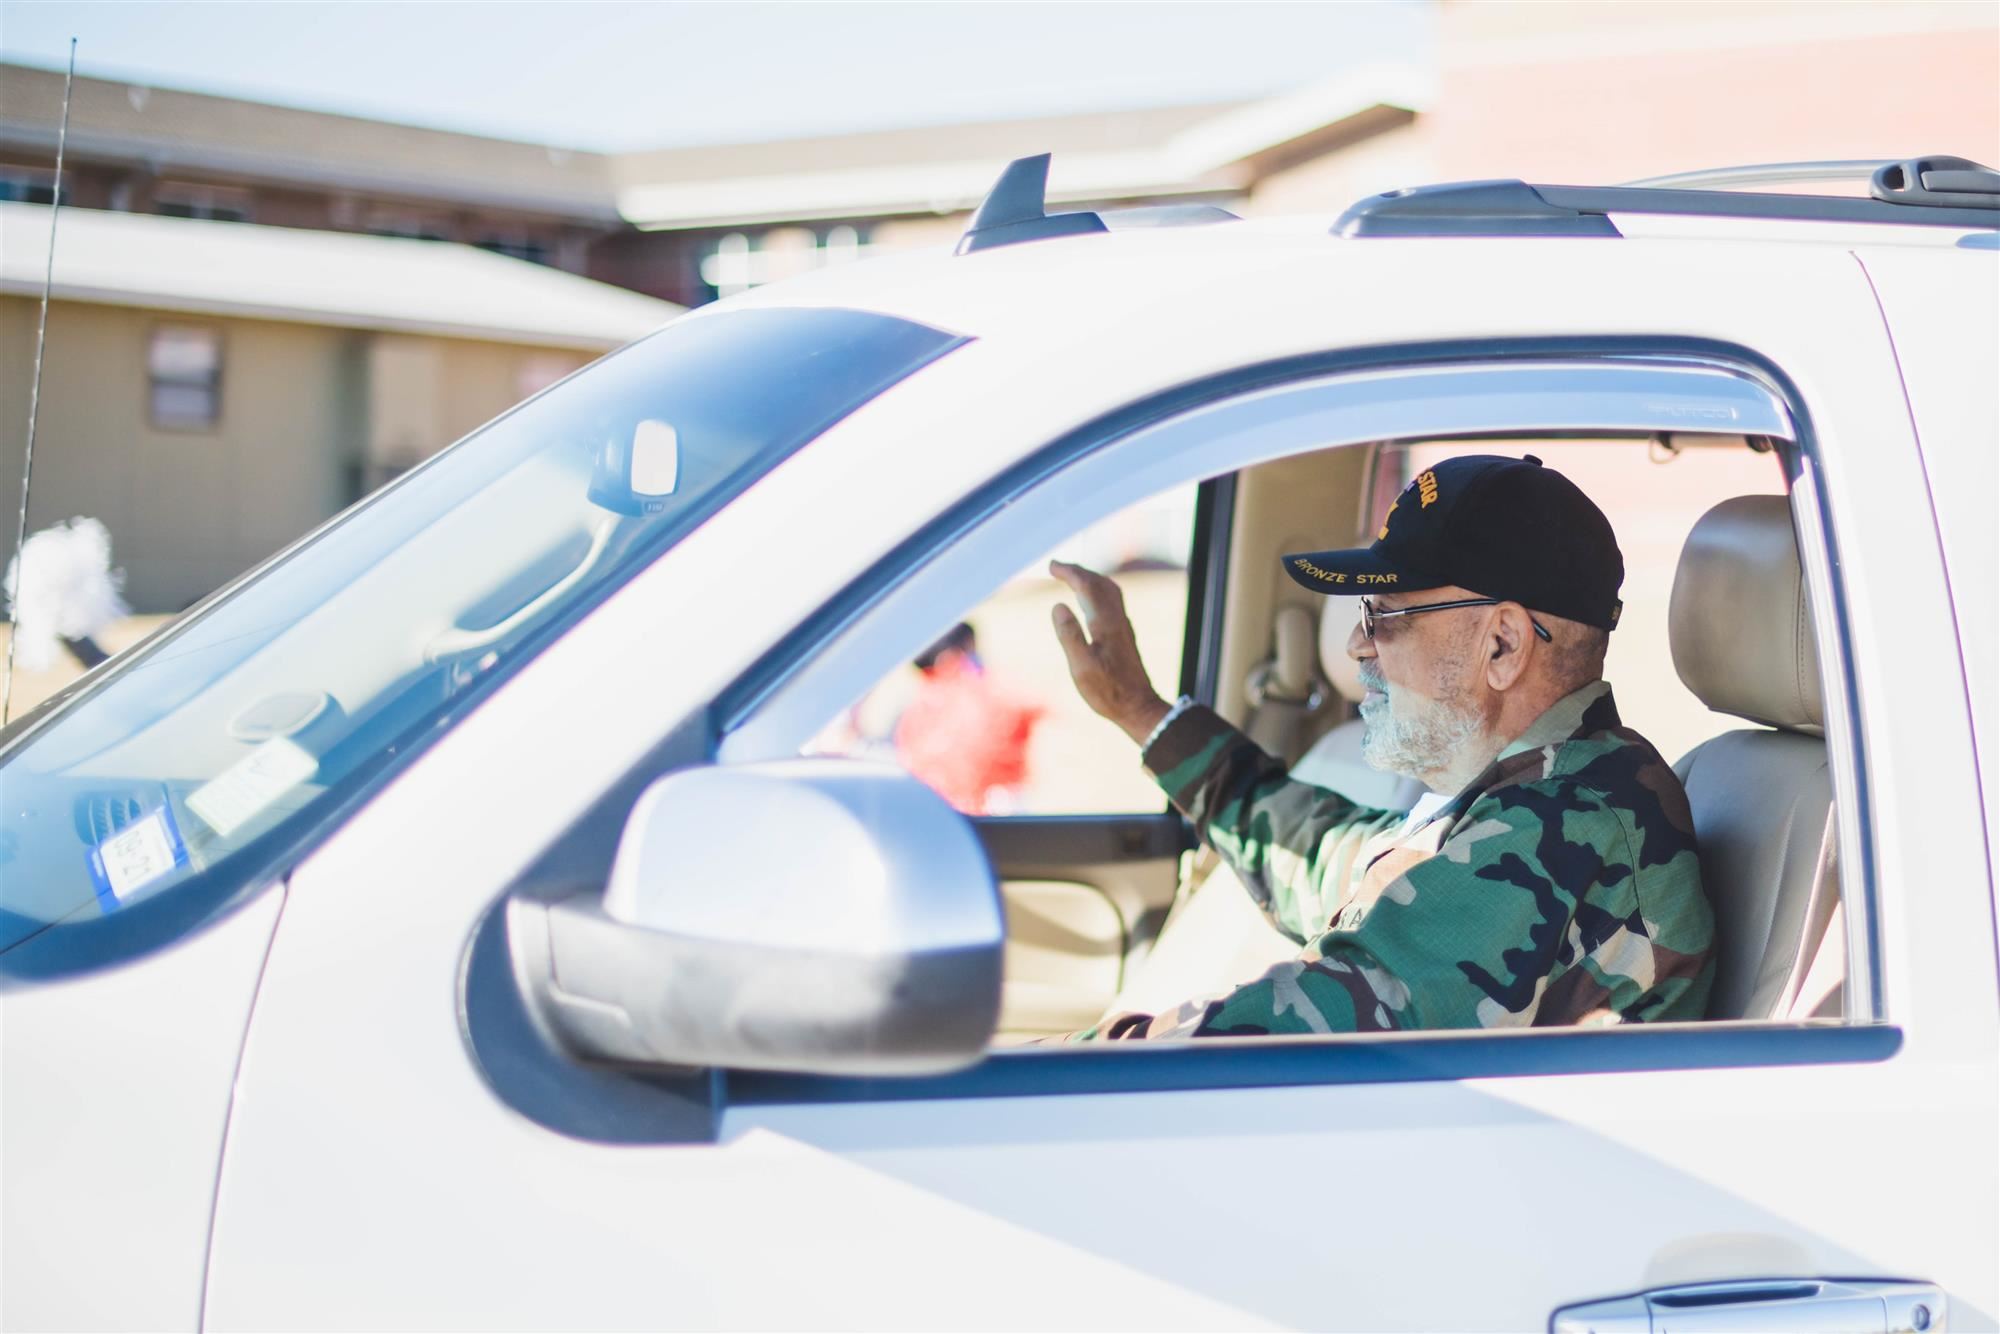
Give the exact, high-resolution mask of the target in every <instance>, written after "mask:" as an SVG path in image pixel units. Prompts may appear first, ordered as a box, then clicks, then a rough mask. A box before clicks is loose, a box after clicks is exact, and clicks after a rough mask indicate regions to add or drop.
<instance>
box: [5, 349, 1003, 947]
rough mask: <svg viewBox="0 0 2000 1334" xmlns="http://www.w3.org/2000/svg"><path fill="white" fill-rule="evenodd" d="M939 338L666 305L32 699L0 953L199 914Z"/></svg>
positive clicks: (126, 932) (922, 358)
mask: <svg viewBox="0 0 2000 1334" xmlns="http://www.w3.org/2000/svg"><path fill="white" fill-rule="evenodd" d="M962 341H963V340H962V339H960V338H958V337H956V336H955V335H952V334H947V333H942V332H940V331H938V330H935V329H931V328H927V327H924V326H921V325H917V324H913V323H910V322H907V321H903V320H898V319H893V318H888V317H884V316H879V315H872V314H864V313H860V312H855V311H843V310H758V311H741V312H734V313H729V314H720V315H715V316H710V317H702V318H696V319H691V320H686V321H683V322H679V323H676V324H673V325H670V326H668V327H667V328H665V329H663V330H662V331H661V332H659V333H658V334H656V335H654V336H652V337H651V338H648V339H646V340H644V341H642V342H640V343H638V344H635V345H634V346H632V347H631V348H629V349H627V350H625V351H623V352H621V353H619V354H617V355H615V356H613V357H610V358H607V359H606V360H604V361H603V362H600V363H598V364H597V365H596V366H593V367H591V368H589V369H587V370H585V371H584V372H582V373H580V374H578V375H576V376H574V377H572V378H570V379H569V380H567V381H564V382H563V383H561V384H559V385H556V386H555V387H553V388H551V389H550V390H548V391H547V392H546V393H544V394H542V395H540V396H538V397H536V398H535V399H533V400H531V401H530V402H528V403H527V404H525V405H523V406H522V407H520V408H518V409H517V410H515V411H514V412H512V413H510V414H508V415H507V416H505V417H502V418H501V419H499V420H498V421H496V422H494V423H493V424H492V425H490V426H488V427H486V428H484V429H483V430H481V431H479V432H476V433H475V434H473V435H472V436H470V437H468V438H467V439H465V440H463V441H461V442H460V443H458V444H457V445H455V446H453V447H451V448H450V449H448V450H446V451H444V452H443V453H441V454H440V455H438V456H437V457H436V458H435V459H433V460H432V461H431V462H429V463H428V464H426V465H425V466H423V467H421V468H418V469H416V470H415V471H413V472H411V473H409V474H408V475H407V476H405V477H404V478H403V479H401V480H400V481H399V482H397V483H396V484H395V485H393V486H391V487H389V488H387V489H385V490H384V491H382V492H379V493H378V494H377V495H376V496H374V497H372V498H371V499H369V500H368V501H366V502H364V503H363V504H361V505H359V506H356V507H355V508H354V509H352V510H350V511H348V512H347V513H346V514H344V515H342V516H340V517H339V518H337V519H335V520H334V521H333V522H332V523H330V524H328V525H327V526H326V527H324V528H322V529H321V530H320V531H319V532H318V533H316V534H315V535H313V536H312V537H311V538H309V539H307V540H306V541H305V542H303V543H301V544H300V545H298V546H297V547H295V548H293V549H292V550H291V551H289V552H287V553H284V554H283V555H281V556H279V557H278V558H276V559H275V560H274V561H273V562H272V563H270V564H269V565H267V566H266V567H265V568H263V569H262V570H260V571H257V572H255V573H253V574H252V575H250V576H248V577H247V578H246V579H245V580H243V581H241V582H239V583H238V584H237V585H235V586H233V587H232V588H230V589H227V590H225V591H224V592H223V593H221V594H219V595H217V597H215V598H214V599H212V600H211V601H209V602H208V603H207V604H205V605H203V606H202V607H200V608H198V609H196V610H195V611H194V612H191V613H189V614H188V615H187V616H186V617H185V618H184V619H183V620H182V622H180V623H179V624H178V625H177V626H175V627H174V628H173V629H172V630H171V631H169V632H168V633H165V634H163V635H160V636H157V637H156V638H155V639H154V640H153V641H151V642H150V643H149V644H148V645H147V646H145V647H143V648H142V649H139V650H136V651H135V652H133V653H132V654H131V655H129V656H127V657H121V658H120V659H119V660H116V661H115V662H114V663H113V664H112V665H110V666H109V667H107V668H106V669H105V671H103V672H101V673H98V674H94V675H92V676H91V677H88V678H86V679H85V680H84V681H83V682H81V683H79V686H78V687H77V688H75V689H73V690H71V691H70V692H68V693H67V694H65V695H63V696H59V697H57V698H56V699H53V700H51V701H48V702H47V703H46V704H45V705H44V706H43V707H42V708H41V709H39V710H37V711H36V712H35V713H32V714H29V715H28V716H26V717H25V718H23V719H22V720H21V721H20V722H19V723H17V724H16V725H15V726H14V727H13V728H10V729H9V731H8V733H6V734H5V738H6V749H5V750H4V752H0V756H4V759H3V760H0V763H4V769H0V782H4V785H5V790H6V803H5V812H4V815H0V821H4V823H0V863H4V865H0V961H4V962H0V968H11V967H14V966H16V964H18V963H19V962H20V961H19V960H18V959H13V958H10V957H9V956H8V955H6V954H5V953H4V951H6V950H8V949H10V948H11V947H13V946H15V945H18V944H20V943H22V942H24V941H27V940H31V939H35V938H37V937H41V936H44V935H46V936H48V937H50V939H45V940H43V941H42V943H41V946H40V947H38V949H37V950H36V951H35V952H34V953H35V957H36V959H37V960H38V962H36V963H35V964H34V965H33V966H34V967H36V968H42V967H52V968H55V969H57V970H60V969H62V968H65V967H70V966H78V965H82V964H86V963H88V962H89V961H91V960H93V959H101V958H104V957H119V956H121V955H122V954H125V953H129V952H132V951H134V950H138V949H143V948H146V947H147V946H149V945H150V944H154V943H157V942H158V941H160V940H162V939H166V938H171V937H172V936H173V935H174V934H176V933H177V932H179V931H181V930H184V929H186V928H187V926H188V925H190V924H191V923H192V922H195V921H199V920H203V919H204V917H205V916H207V915H209V914H212V913H213V912H214V911H216V910H218V909H219V907H220V906H221V905H222V904H224V903H226V902H227V901H228V899H229V895H230V893H231V892H232V891H233V889H234V888H235V887H238V886H242V885H244V884H247V883H249V881H250V878H252V877H254V876H256V875H258V874H260V873H265V872H267V871H268V870H269V868H271V867H272V866H273V864H274V860H275V859H278V858H280V857H282V856H284V855H289V852H291V851H295V850H296V849H297V847H298V846H299V845H300V842H301V840H302V839H303V838H304V836H305V835H306V834H307V833H309V832H310V831H311V830H312V829H314V828H316V827H318V826H319V824H320V822H321V821H323V820H324V819H325V817H327V816H328V815H329V814H330V813H332V812H333V811H335V810H337V809H341V808H343V807H344V806H345V805H346V804H347V803H349V802H351V801H353V800H355V799H358V798H359V797H361V796H363V795H365V794H366V793H367V792H369V791H372V790H373V789H374V788H375V787H377V786H379V785H380V783H381V782H383V781H384V780H385V778H386V776H387V775H388V774H390V773H391V772H394V771H395V770H396V769H397V768H398V767H399V765H400V764H401V763H402V762H404V761H406V760H407V758H408V757H409V755H411V754H412V753H414V752H415V751H416V750H417V749H419V748H420V747H421V746H423V745H424V744H425V743H426V742H428V741H429V740H430V739H432V738H434V737H436V736H437V735H439V734H440V733H441V732H442V731H443V729H445V728H446V727H448V726H449V725H450V724H451V723H453V722H454V721H456V720H457V719H458V718H460V717H462V716H463V715H464V714H465V712H466V711H467V709H468V708H470V707H471V706H472V705H474V704H475V703H476V702H477V701H478V700H479V699H481V698H483V697H484V695H485V694H486V693H487V692H488V691H490V690H491V689H492V687H493V686H494V684H495V683H497V682H498V681H499V680H501V679H503V678H504V677H505V676H507V675H509V674H510V673H511V672H512V671H513V670H514V669H515V668H517V667H518V666H519V665H520V663H521V662H523V661H525V660H526V659H527V658H529V657H530V656H532V655H533V654H534V653H535V652H537V651H538V650H539V649H540V648H541V647H542V646H543V645H544V644H546V643H547V642H548V641H549V640H550V639H551V638H552V637H553V635H554V634H556V633H557V632H559V631H560V630H561V629H562V628H564V627H566V626H568V625H569V624H571V623H573V622H574V621H575V620H576V619H577V618H578V617H579V616H581V615H582V614H583V612H584V611H586V610H588V609H589V608H590V607H592V606H594V605H595V604H597V603H598V602H600V601H601V600H603V599H604V598H605V597H607V596H608V595H609V594H610V593H611V592H612V591H613V590H614V589H616V588H617V587H618V586H620V585H621V584H623V583H624V582H625V581H626V580H628V579H629V578H630V577H631V576H632V575H633V574H634V573H635V572H636V571H637V570H639V569H640V568H642V567H643V566H644V565H645V564H647V563H648V562H650V561H651V560H653V559H654V558H656V557H657V556H658V555H659V554H660V553H661V552H662V551H664V550H666V549H667V548H668V547H670V546H671V545H672V544H673V543H674V542H675V541H677V540H678V539H679V538H680V537H681V536H683V535H684V534H686V533H687V532H688V531H690V530H691V529H692V528H693V527H694V526H695V525H696V524H698V523H699V522H701V521H702V520H703V519H704V518H706V517H707V516H708V515H709V514H711V513H713V512H714V511H715V510H716V509H717V508H718V507H719V506H720V505H721V504H722V503H724V502H725V501H726V500H727V499H728V498H730V497H731V496H733V495H735V494H737V493H738V492H740V491H741V490H742V489H743V488H745V487H746V486H748V485H749V484H750V483H751V482H753V481H754V480H755V479H756V478H758V477H759V476H761V475H762V474H763V473H764V472H765V471H767V470H768V469H769V468H771V467H772V466H774V465H775V464H776V463H777V462H778V461H779V460H781V459H783V458H785V457H786V456H788V455H789V454H791V453H792V452H793V451H795V450H796V449H797V448H798V447H800V446H801V445H803V444H804V443H805V442H806V441H808V440H810V439H812V438H813V437H814V436H816V435H818V434H819V433H820V432H822V431H824V430H825V429H826V428H827V427H828V426H830V425H832V424H833V423H834V422H836V421H838V420H839V419H840V418H842V417H844V416H845V415H847V414H848V413H849V412H851V411H852V410H853V409H854V408H856V407H858V406H859V405H861V404H862V403H865V402H867V401H868V400H869V399H871V398H873V397H875V396H876V395H877V394H879V393H880V392H881V391H882V390H884V389H886V388H887V387H888V386H890V385H892V384H894V383H896V382H897V381H898V380H901V379H903V378H904V377H906V376H908V375H910V374H911V373H912V372H913V371H915V370H916V369H917V368H919V367H921V366H923V365H924V364H926V363H927V362H929V361H931V360H932V359H934V358H936V357H938V356H939V355H941V354H943V353H944V352H946V351H948V350H950V349H951V348H952V347H954V346H956V345H958V343H960V342H962ZM51 928H55V929H54V930H53V931H52V930H51ZM57 937H60V938H61V940H60V941H57V940H55V938H57ZM64 942H66V943H64ZM22 966H27V965H22Z"/></svg>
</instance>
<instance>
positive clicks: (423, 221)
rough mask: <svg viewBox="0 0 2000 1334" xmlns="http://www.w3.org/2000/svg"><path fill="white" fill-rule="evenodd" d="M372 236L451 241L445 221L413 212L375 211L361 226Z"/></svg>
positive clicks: (409, 239)
mask: <svg viewBox="0 0 2000 1334" xmlns="http://www.w3.org/2000/svg"><path fill="white" fill-rule="evenodd" d="M361 230H362V231H364V232H367V233H368V234H369V235H370V236H399V237H402V238H403V239H404V240H408V241H449V240H450V239H451V235H450V232H449V229H448V228H447V227H446V226H445V224H444V223H442V222H439V221H438V220H437V219H435V218H425V217H419V216H417V215H416V214H411V213H374V214H370V215H369V218H368V221H367V223H366V224H365V225H364V226H363V227H362V228H361Z"/></svg>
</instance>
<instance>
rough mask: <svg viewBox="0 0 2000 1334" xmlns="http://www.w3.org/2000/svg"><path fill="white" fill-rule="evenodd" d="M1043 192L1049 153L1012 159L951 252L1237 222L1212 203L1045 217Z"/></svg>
mask: <svg viewBox="0 0 2000 1334" xmlns="http://www.w3.org/2000/svg"><path fill="white" fill-rule="evenodd" d="M1048 193H1049V154H1047V153H1037V154H1035V155H1034V156H1033V157H1023V158H1015V159H1014V160H1013V161H1012V162H1010V163H1008V164H1007V169H1006V170H1005V171H1003V172H1001V173H1000V179H999V180H998V181H996V182H994V185H993V189H992V191H991V192H990V193H988V194H987V196H986V198H985V200H984V201H983V202H982V203H981V204H980V205H979V211H978V212H977V213H975V214H973V215H972V225H971V226H969V227H967V228H966V229H965V234H964V235H963V236H961V237H959V239H958V248H957V249H956V250H954V251H953V252H952V253H953V254H955V255H969V254H971V253H972V252H973V251H975V250H990V249H992V248H993V247H994V246H1003V245H1018V244H1020V243H1021V242H1023V241H1041V240H1045V239H1047V238H1049V237H1052V236H1082V235H1086V234H1088V233H1090V232H1108V231H1122V230H1124V229H1125V228H1128V227H1196V226H1202V225H1204V224H1207V223H1211V222H1235V221H1237V217H1236V215H1235V214H1234V213H1231V212H1230V211H1229V210H1228V209H1226V208H1218V207H1216V206H1215V205H1214V204H1153V205H1148V206H1145V207H1141V208H1125V209H1113V210H1110V211H1108V212H1105V213H1101V214H1100V213H1088V212H1078V213H1050V212H1048Z"/></svg>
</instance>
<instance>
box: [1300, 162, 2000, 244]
mask: <svg viewBox="0 0 2000 1334" xmlns="http://www.w3.org/2000/svg"><path fill="white" fill-rule="evenodd" d="M1763 170H1770V169H1769V168H1765V169H1763ZM1869 190H1870V192H1871V193H1872V194H1873V195H1874V198H1872V199H1840V198H1835V197H1832V196H1827V195H1783V194H1743V193H1736V192H1731V191H1726V190H1682V189H1660V188H1657V187H1647V186H1631V185H1608V186H1575V185H1529V184H1528V183H1527V182H1525V181H1509V180H1501V181H1464V182H1457V183H1453V184H1450V185H1425V186H1418V187H1417V188H1415V189H1411V190H1392V191H1390V192H1389V193H1387V194H1380V195H1371V196H1369V197H1368V198H1367V199H1364V200H1362V201H1361V202H1359V203H1357V204H1355V205H1354V206H1353V207H1352V208H1350V209H1348V210H1347V212H1345V213H1343V214H1341V215H1340V219H1339V221H1337V222H1335V223H1334V225H1333V232H1334V235H1336V236H1355V237H1359V236H1618V235H1621V233H1620V232H1619V230H1618V228H1617V226H1616V225H1615V224H1613V223H1612V221H1611V219H1610V217H1609V216H1608V215H1609V214H1613V213H1657V214H1677V215H1684V216H1695V217H1714V218H1781V219H1787V220H1791V221H1799V222H1871V223H1885V222H1886V223H1900V224H1904V225H1918V226H1932V227H1958V228H1975V227H2000V172H1996V171H1994V170H1992V169H1991V168H1989V167H1983V166H1980V165H1979V164H1978V163H1976V162H1970V161H1967V160H1966V159H1964V158H1954V157H1928V158H1914V159H1909V160H1906V161H1900V162H1885V163H1880V164H1877V165H1876V166H1875V167H1874V169H1873V171H1872V172H1871V173H1870V176H1869Z"/></svg>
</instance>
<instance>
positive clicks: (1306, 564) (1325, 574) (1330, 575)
mask: <svg viewBox="0 0 2000 1334" xmlns="http://www.w3.org/2000/svg"><path fill="white" fill-rule="evenodd" d="M1292 565H1293V567H1294V568H1295V569H1297V570H1299V571H1301V572H1302V573H1305V574H1309V575H1311V576H1312V577H1313V578H1315V579H1324V580H1326V581H1327V582H1328V583H1330V584H1344V583H1346V582H1347V576H1346V575H1344V574H1339V573H1336V572H1335V571H1333V570H1322V569H1321V568H1320V567H1319V566H1317V565H1315V564H1313V563H1312V562H1311V561H1309V560H1307V559H1306V558H1305V557H1304V556H1294V557H1292Z"/></svg>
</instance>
